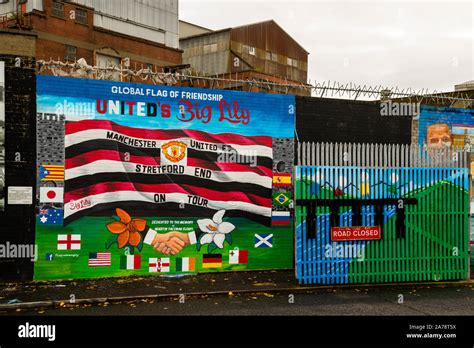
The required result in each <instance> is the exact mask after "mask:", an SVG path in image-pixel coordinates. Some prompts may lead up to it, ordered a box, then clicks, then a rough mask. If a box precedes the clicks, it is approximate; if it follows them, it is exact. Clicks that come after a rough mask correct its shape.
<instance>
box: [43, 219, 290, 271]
mask: <svg viewBox="0 0 474 348" xmlns="http://www.w3.org/2000/svg"><path fill="white" fill-rule="evenodd" d="M145 219H147V220H148V225H149V226H150V227H152V228H153V229H155V230H158V229H159V228H160V227H164V226H166V228H169V225H162V224H160V223H159V221H161V220H165V219H167V218H159V219H158V218H145ZM170 219H171V220H173V221H178V220H185V221H189V220H191V219H190V218H182V219H180V218H170ZM192 220H194V221H195V220H196V219H192ZM225 220H226V221H229V222H231V223H233V224H234V225H235V226H236V229H235V230H234V231H233V232H232V239H233V241H232V245H229V244H228V243H227V242H225V243H224V249H215V250H213V251H212V253H213V254H219V253H220V254H222V261H223V262H222V268H216V269H207V268H202V255H203V254H207V253H208V250H207V245H204V246H202V247H201V250H200V251H197V248H196V245H190V246H187V247H186V248H184V249H183V250H182V251H181V252H180V253H179V254H178V255H177V256H176V257H195V258H196V272H212V271H231V270H263V269H291V268H293V257H294V253H293V244H294V241H293V232H292V227H291V226H278V227H273V228H266V227H263V226H262V225H260V224H257V223H254V222H252V221H249V220H247V219H242V218H226V219H225ZM111 221H112V220H111V218H107V217H84V218H81V219H80V220H77V221H75V222H73V223H71V224H70V225H68V226H66V227H62V226H51V225H50V226H47V225H41V224H38V223H37V228H36V235H37V237H36V244H37V245H38V260H37V261H36V262H35V271H34V278H35V280H48V279H81V278H98V277H120V276H130V275H139V276H142V275H159V274H177V273H179V272H176V262H175V258H176V257H174V256H165V255H162V254H160V253H158V252H156V251H154V250H153V249H152V248H151V246H149V245H144V246H143V249H142V251H141V252H139V251H138V249H135V254H140V255H141V269H140V270H121V269H120V256H121V255H124V254H125V252H124V250H123V249H118V247H117V244H114V245H112V246H111V248H110V249H106V247H105V245H106V242H107V240H108V239H109V237H110V236H111V233H110V232H109V231H108V230H107V229H106V227H105V225H106V224H107V223H109V222H111ZM157 222H158V223H157ZM183 226H187V227H190V226H189V225H183ZM194 227H196V226H194ZM170 230H175V229H173V228H171V229H170ZM262 233H273V248H255V234H262ZM58 234H80V235H81V250H57V236H58ZM235 248H238V249H240V250H248V252H249V263H248V264H246V265H245V264H244V265H229V262H228V261H229V251H230V250H233V249H235ZM105 251H110V252H111V260H112V265H111V266H109V267H89V266H88V259H89V252H105ZM47 253H52V254H54V258H53V260H52V261H47V260H46V254H47ZM65 255H78V257H72V256H65ZM61 256H63V257H61ZM152 257H169V258H170V272H169V273H149V271H148V259H149V258H152Z"/></svg>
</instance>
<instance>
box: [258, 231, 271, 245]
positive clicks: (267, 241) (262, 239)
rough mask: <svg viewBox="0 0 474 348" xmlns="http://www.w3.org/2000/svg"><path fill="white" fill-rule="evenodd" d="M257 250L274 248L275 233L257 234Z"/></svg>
mask: <svg viewBox="0 0 474 348" xmlns="http://www.w3.org/2000/svg"><path fill="white" fill-rule="evenodd" d="M255 248H273V233H263V234H255Z"/></svg>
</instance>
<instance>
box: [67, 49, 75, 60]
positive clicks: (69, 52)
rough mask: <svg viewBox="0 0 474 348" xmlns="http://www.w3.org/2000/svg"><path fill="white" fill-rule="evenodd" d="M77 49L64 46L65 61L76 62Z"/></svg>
mask: <svg viewBox="0 0 474 348" xmlns="http://www.w3.org/2000/svg"><path fill="white" fill-rule="evenodd" d="M76 55H77V47H75V46H71V45H66V60H71V61H76Z"/></svg>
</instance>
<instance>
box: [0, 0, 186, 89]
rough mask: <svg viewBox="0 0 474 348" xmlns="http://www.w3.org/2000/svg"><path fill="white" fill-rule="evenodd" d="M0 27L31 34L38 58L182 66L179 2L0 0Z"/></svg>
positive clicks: (156, 67) (127, 65)
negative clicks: (179, 35)
mask: <svg viewBox="0 0 474 348" xmlns="http://www.w3.org/2000/svg"><path fill="white" fill-rule="evenodd" d="M0 28H4V29H20V30H23V31H32V32H34V33H35V34H36V37H37V38H36V57H35V58H36V60H46V61H48V60H50V59H53V60H58V61H62V62H72V63H74V62H75V61H76V60H78V59H80V58H84V59H85V61H86V62H87V64H88V65H92V66H98V67H104V68H105V67H110V66H115V67H119V66H121V67H122V68H131V69H134V70H138V69H142V68H144V69H146V68H148V69H150V70H152V71H161V70H162V69H166V70H170V69H173V67H175V66H179V65H180V64H181V56H182V51H181V50H179V48H178V45H179V41H178V0H158V1H152V0H133V1H129V0H116V1H100V0H75V1H59V0H2V1H1V2H0ZM119 75H120V74H117V73H115V74H110V76H108V77H107V79H113V80H119V79H120V76H119Z"/></svg>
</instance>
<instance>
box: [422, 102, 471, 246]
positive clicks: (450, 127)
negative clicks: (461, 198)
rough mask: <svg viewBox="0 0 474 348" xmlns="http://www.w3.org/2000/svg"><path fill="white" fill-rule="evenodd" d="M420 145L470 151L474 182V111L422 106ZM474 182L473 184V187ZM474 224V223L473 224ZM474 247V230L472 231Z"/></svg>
mask: <svg viewBox="0 0 474 348" xmlns="http://www.w3.org/2000/svg"><path fill="white" fill-rule="evenodd" d="M418 128H419V131H418V143H419V144H420V145H425V144H426V145H427V146H428V148H433V147H434V148H442V147H451V146H454V147H456V148H465V149H468V150H469V151H470V160H471V167H470V172H471V178H472V180H474V110H473V109H460V108H446V107H432V106H422V107H421V113H420V119H419V125H418ZM473 184H474V182H471V185H473ZM470 201H471V209H470V210H471V214H473V213H474V190H471V194H470ZM473 223H474V222H473ZM471 245H472V246H473V247H474V229H473V230H472V231H471Z"/></svg>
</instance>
